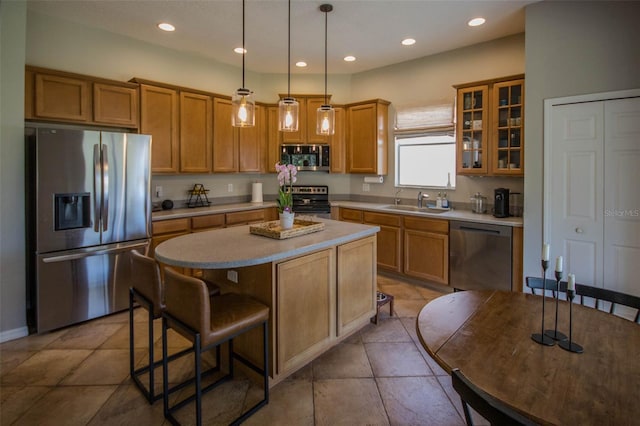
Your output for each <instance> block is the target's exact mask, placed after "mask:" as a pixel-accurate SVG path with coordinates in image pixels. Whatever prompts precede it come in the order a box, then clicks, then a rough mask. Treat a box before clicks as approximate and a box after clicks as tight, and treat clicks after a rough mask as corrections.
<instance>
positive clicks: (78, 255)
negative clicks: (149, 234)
mask: <svg viewBox="0 0 640 426" xmlns="http://www.w3.org/2000/svg"><path fill="white" fill-rule="evenodd" d="M148 245H149V242H148V241H145V242H143V243H139V242H138V243H131V244H119V245H118V246H117V247H112V248H108V249H98V250H92V251H83V252H79V253H72V254H63V255H60V256H52V257H45V258H43V259H42V261H43V262H44V263H56V262H68V261H70V260H76V259H83V258H85V257H89V256H98V255H103V254H115V253H122V252H125V251H131V250H134V249H137V248H143V247H145V248H146V247H147V246H148Z"/></svg>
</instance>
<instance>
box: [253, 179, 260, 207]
mask: <svg viewBox="0 0 640 426" xmlns="http://www.w3.org/2000/svg"><path fill="white" fill-rule="evenodd" d="M251 202H252V203H261V202H262V182H253V183H252V184H251Z"/></svg>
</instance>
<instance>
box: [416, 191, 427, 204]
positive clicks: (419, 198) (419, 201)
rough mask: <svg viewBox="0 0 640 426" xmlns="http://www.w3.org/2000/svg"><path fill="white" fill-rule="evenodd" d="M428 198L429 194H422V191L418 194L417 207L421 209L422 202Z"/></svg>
mask: <svg viewBox="0 0 640 426" xmlns="http://www.w3.org/2000/svg"><path fill="white" fill-rule="evenodd" d="M425 198H429V194H423V193H422V191H420V192H418V207H419V208H422V200H424V199H425Z"/></svg>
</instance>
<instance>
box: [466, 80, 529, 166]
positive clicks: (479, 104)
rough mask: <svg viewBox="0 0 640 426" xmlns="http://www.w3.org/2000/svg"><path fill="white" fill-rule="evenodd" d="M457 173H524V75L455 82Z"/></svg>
mask: <svg viewBox="0 0 640 426" xmlns="http://www.w3.org/2000/svg"><path fill="white" fill-rule="evenodd" d="M455 87H456V88H457V92H458V101H457V105H458V107H457V108H458V110H457V129H456V134H457V138H458V140H457V141H456V144H457V160H456V163H457V167H456V170H457V173H458V174H461V175H515V176H522V175H523V174H524V77H523V76H522V75H519V76H512V77H505V78H502V79H496V80H489V81H483V82H478V83H471V84H465V85H458V86H455Z"/></svg>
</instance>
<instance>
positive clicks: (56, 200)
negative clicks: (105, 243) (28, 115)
mask: <svg viewBox="0 0 640 426" xmlns="http://www.w3.org/2000/svg"><path fill="white" fill-rule="evenodd" d="M27 143H29V144H33V145H34V146H30V147H29V150H35V156H34V160H33V161H35V164H31V163H30V164H29V166H28V167H29V170H28V173H30V174H31V173H35V174H36V176H35V179H34V178H33V177H31V179H32V180H33V181H35V183H36V184H35V187H30V188H29V190H30V191H36V194H35V215H36V216H35V221H34V223H35V227H36V229H37V236H38V238H37V242H36V250H37V251H38V252H40V253H43V252H50V251H56V250H68V249H72V248H76V247H85V246H93V245H99V244H100V233H99V232H97V231H96V230H95V228H94V226H95V224H96V210H95V208H96V206H97V205H98V206H99V203H100V197H99V195H98V197H96V195H95V194H96V192H95V190H94V177H95V174H94V158H95V157H94V154H95V152H96V147H99V144H100V132H97V131H91V130H89V131H82V130H71V129H44V128H40V129H37V132H36V137H35V138H30V139H28V140H27ZM97 194H99V192H97ZM32 195H33V194H28V196H32ZM29 214H34V212H29Z"/></svg>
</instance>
